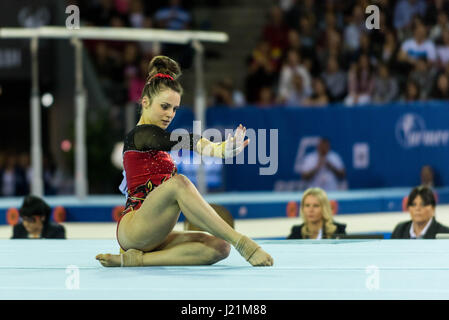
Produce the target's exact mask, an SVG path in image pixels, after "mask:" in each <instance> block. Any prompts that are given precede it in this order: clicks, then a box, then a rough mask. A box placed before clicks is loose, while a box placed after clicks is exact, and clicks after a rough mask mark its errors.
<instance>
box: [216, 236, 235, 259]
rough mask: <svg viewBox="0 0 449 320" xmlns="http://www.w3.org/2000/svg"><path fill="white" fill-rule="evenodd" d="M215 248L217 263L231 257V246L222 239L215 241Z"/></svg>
mask: <svg viewBox="0 0 449 320" xmlns="http://www.w3.org/2000/svg"><path fill="white" fill-rule="evenodd" d="M213 247H214V249H215V250H214V251H215V257H214V260H216V261H220V260H223V259H226V258H227V257H228V256H229V253H230V252H231V246H230V245H229V243H227V242H226V241H224V240H222V239H218V238H216V240H214V244H213Z"/></svg>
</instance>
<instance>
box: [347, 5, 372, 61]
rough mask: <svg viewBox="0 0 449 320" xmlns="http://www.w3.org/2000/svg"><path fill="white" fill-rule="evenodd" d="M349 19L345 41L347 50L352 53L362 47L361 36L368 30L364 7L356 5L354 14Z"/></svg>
mask: <svg viewBox="0 0 449 320" xmlns="http://www.w3.org/2000/svg"><path fill="white" fill-rule="evenodd" d="M348 19H349V23H348V24H347V25H346V27H345V29H344V36H343V42H344V49H345V51H347V52H348V53H349V54H350V55H351V54H353V53H354V52H355V51H357V50H358V49H359V48H360V37H361V35H362V33H363V32H365V31H366V26H365V16H364V13H363V9H362V7H361V6H359V5H356V6H354V8H353V10H352V15H351V16H350V17H348Z"/></svg>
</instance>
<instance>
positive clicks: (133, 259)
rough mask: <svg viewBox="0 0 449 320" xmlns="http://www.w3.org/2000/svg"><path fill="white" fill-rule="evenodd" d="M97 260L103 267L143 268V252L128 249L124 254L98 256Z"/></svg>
mask: <svg viewBox="0 0 449 320" xmlns="http://www.w3.org/2000/svg"><path fill="white" fill-rule="evenodd" d="M95 259H97V260H99V261H100V263H101V265H102V266H103V267H141V266H143V251H140V250H137V249H128V250H126V252H125V253H122V254H118V255H117V254H109V253H107V254H98V255H97V256H96V257H95Z"/></svg>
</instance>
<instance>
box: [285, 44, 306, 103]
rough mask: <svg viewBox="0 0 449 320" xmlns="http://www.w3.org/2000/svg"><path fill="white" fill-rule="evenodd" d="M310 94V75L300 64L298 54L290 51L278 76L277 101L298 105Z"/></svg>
mask: <svg viewBox="0 0 449 320" xmlns="http://www.w3.org/2000/svg"><path fill="white" fill-rule="evenodd" d="M311 94H312V87H311V77H310V73H309V72H308V70H307V69H306V68H305V67H304V66H303V65H302V64H301V60H300V57H299V53H298V52H297V51H295V50H291V49H290V50H288V51H287V56H286V61H285V63H284V64H283V66H282V69H281V73H280V76H279V88H278V99H277V101H278V102H279V103H281V104H286V105H299V104H300V103H301V101H302V99H304V98H307V97H309V96H310V95H311Z"/></svg>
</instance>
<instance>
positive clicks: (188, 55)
mask: <svg viewBox="0 0 449 320" xmlns="http://www.w3.org/2000/svg"><path fill="white" fill-rule="evenodd" d="M154 22H155V24H156V26H157V27H158V28H162V29H168V30H178V31H179V30H187V29H190V25H191V22H192V17H191V14H190V12H188V11H187V10H185V9H184V8H182V6H181V0H170V2H169V6H168V7H162V8H160V9H159V10H157V11H156V13H155V14H154ZM162 51H163V52H164V55H167V56H170V57H171V58H173V59H174V60H176V61H178V62H179V63H180V65H181V67H182V68H185V69H188V68H190V66H191V65H192V61H193V48H192V46H191V45H190V44H188V45H180V44H170V43H165V44H163V46H162Z"/></svg>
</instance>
